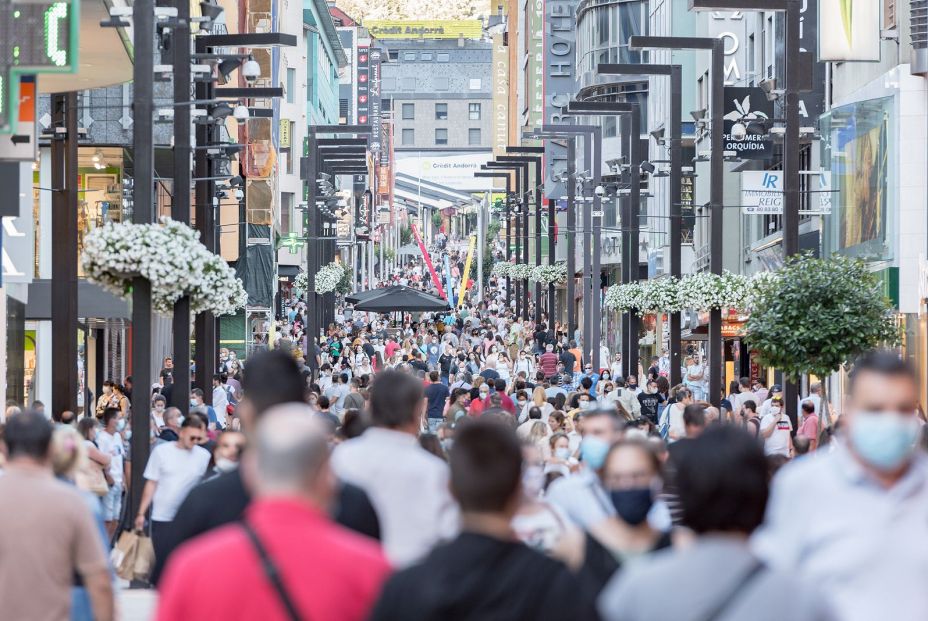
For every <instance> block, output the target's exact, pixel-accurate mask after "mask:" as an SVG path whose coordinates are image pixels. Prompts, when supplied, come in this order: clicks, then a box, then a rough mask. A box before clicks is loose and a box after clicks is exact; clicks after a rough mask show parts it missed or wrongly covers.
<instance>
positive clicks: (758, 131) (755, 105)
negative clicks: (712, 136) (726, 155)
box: [723, 86, 775, 160]
mask: <svg viewBox="0 0 928 621" xmlns="http://www.w3.org/2000/svg"><path fill="white" fill-rule="evenodd" d="M724 111H725V116H724V117H723V118H724V119H725V127H724V130H723V139H724V141H725V148H724V150H725V151H734V152H735V153H736V154H737V157H739V158H741V159H747V160H769V159H770V158H771V157H773V142H772V141H771V140H770V139H769V138H768V137H767V132H766V130H765V127H766V126H765V125H764V122H765V121H767V120H768V119H772V118H774V116H775V114H774V108H773V102H772V101H768V100H767V96H766V94H765V93H764V91H763V89H761V88H758V87H747V88H745V87H736V86H726V87H725V110H724ZM736 124H738V125H740V126H742V127H743V128H744V131H745V132H746V133H745V135H744V137H742V138H735V137H733V136H732V130H733V128H734V126H735V125H736Z"/></svg>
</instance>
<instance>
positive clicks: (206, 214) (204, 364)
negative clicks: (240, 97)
mask: <svg viewBox="0 0 928 621" xmlns="http://www.w3.org/2000/svg"><path fill="white" fill-rule="evenodd" d="M195 41H196V43H195V46H196V52H197V53H198V54H203V53H206V51H207V46H206V44H205V43H203V42H202V41H201V40H200V38H199V37H198V38H196V39H195ZM195 90H196V94H197V99H198V100H209V99H212V97H213V91H214V86H213V84H212V83H211V82H197V84H196V89H195ZM198 107H200V108H205V105H200V106H198ZM213 135H214V134H213V131H212V126H211V125H205V124H197V127H196V139H197V146H200V147H202V146H205V145H208V144H212V143H213V142H214V141H213ZM194 172H195V174H196V177H197V178H198V179H200V180H199V181H197V182H196V190H195V192H194V196H195V198H196V205H195V209H194V211H195V214H196V228H197V231H199V232H200V240H201V241H202V242H203V245H204V246H206V248H207V249H208V250H209V251H210V252H216V224H215V217H214V211H213V195H214V194H215V192H214V191H213V187H214V184H213V182H212V181H206V178H208V177H212V176H213V166H212V162H211V160H210V158H209V155H208V153H207V151H206V149H197V150H196V152H195V154H194ZM194 334H195V335H196V341H195V342H196V352H195V355H194V367H195V369H196V373H195V383H196V385H197V387H199V388H200V389H201V390H203V397H204V400H205V401H206V403H208V404H212V402H213V391H212V389H211V388H210V385H211V383H212V379H213V373H215V371H216V318H215V317H213V314H212V313H198V314H197V316H196V318H195V319H194ZM183 405H184V406H187V405H188V404H183Z"/></svg>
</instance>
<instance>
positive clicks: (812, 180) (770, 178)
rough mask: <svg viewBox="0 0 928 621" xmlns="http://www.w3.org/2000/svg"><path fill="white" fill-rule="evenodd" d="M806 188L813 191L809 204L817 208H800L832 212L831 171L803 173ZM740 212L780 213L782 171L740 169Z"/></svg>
mask: <svg viewBox="0 0 928 621" xmlns="http://www.w3.org/2000/svg"><path fill="white" fill-rule="evenodd" d="M806 177H807V182H808V186H810V187H816V189H814V190H809V191H811V192H813V193H814V196H812V198H811V200H810V204H811V205H817V206H818V209H812V210H805V209H804V210H802V213H803V214H806V215H828V214H830V213H831V173H830V172H824V171H823V172H821V173H819V174H817V175H806ZM741 212H742V213H744V214H754V215H764V214H781V213H783V171H782V170H750V171H744V172H742V173H741Z"/></svg>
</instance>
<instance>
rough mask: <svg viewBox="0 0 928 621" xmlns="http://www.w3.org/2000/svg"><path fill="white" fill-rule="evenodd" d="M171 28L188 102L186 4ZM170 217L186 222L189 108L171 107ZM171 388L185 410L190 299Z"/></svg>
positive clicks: (181, 312) (178, 98)
mask: <svg viewBox="0 0 928 621" xmlns="http://www.w3.org/2000/svg"><path fill="white" fill-rule="evenodd" d="M174 6H175V7H176V8H177V26H176V27H175V28H174V40H173V44H174V103H175V104H179V103H181V102H186V101H190V3H189V2H187V1H185V0H176V1H175V3H174ZM171 217H172V218H174V219H175V220H177V221H178V222H183V223H184V224H190V108H189V107H188V106H186V105H180V106H175V107H174V201H173V203H172V205H171ZM172 333H173V338H174V341H173V350H174V351H173V358H174V371H173V381H174V384H173V387H172V388H171V405H172V406H174V407H176V408H181V409H186V407H187V404H188V403H190V298H189V297H187V296H184V297H182V298H180V299H179V300H177V302H176V303H175V304H174V316H173V319H172Z"/></svg>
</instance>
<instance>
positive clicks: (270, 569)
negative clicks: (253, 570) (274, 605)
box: [242, 520, 303, 621]
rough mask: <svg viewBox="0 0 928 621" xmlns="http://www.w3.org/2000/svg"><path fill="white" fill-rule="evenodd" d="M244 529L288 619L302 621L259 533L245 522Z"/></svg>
mask: <svg viewBox="0 0 928 621" xmlns="http://www.w3.org/2000/svg"><path fill="white" fill-rule="evenodd" d="M242 529H244V531H245V534H246V535H247V536H248V539H249V541H251V545H252V547H254V549H255V552H257V553H258V557H259V558H260V559H261V569H262V570H263V571H264V575H265V576H266V577H267V579H268V581H270V583H271V586H273V587H274V591H276V592H277V596H278V597H279V598H280V601H281V603H282V604H283V605H284V608H286V609H287V617H289V618H290V621H302V619H303V617H302V616H300V613H299V611H298V610H297V608H296V605H295V604H294V603H293V600H292V599H290V594H289V593H287V588H286V587H285V586H284V583H283V580H281V578H280V572H279V571H278V570H277V566H276V565H275V564H274V561H273V560H272V559H271V557H270V555H269V554H268V553H267V549H266V548H265V547H264V544H262V543H261V540H260V539H258V533H256V532H255V529H254V528H252V526H251V524H249V523H248V522H247V521H244V520H243V521H242Z"/></svg>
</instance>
